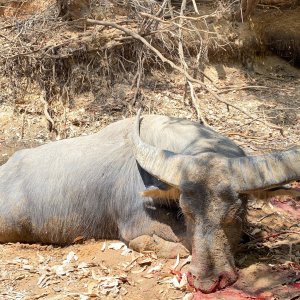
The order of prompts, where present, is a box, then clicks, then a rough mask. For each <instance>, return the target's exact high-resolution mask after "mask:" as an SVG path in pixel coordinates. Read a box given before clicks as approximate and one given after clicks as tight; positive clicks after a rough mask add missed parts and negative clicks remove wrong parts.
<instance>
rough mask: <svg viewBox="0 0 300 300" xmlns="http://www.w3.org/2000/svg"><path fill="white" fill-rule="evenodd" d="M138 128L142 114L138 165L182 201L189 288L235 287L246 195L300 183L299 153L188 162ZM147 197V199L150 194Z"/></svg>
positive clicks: (135, 138) (206, 156)
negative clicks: (189, 254)
mask: <svg viewBox="0 0 300 300" xmlns="http://www.w3.org/2000/svg"><path fill="white" fill-rule="evenodd" d="M139 124H140V112H139V113H138V116H137V119H136V123H135V128H134V131H133V134H132V144H133V151H134V156H135V158H136V160H137V162H138V163H139V165H140V166H141V167H142V168H143V169H145V170H146V171H147V172H148V173H150V174H151V175H153V176H154V177H156V178H158V179H159V180H161V181H162V182H164V183H166V184H167V185H169V186H170V189H172V190H174V189H175V190H177V191H178V194H179V195H180V196H179V205H180V208H181V210H182V212H183V214H184V217H185V222H186V227H187V234H188V236H189V237H190V244H191V245H190V246H191V249H192V262H191V266H190V273H191V275H192V280H193V285H194V286H195V287H196V288H198V289H200V290H201V291H202V292H206V293H209V292H213V291H215V290H217V289H220V288H224V287H226V286H228V285H230V284H232V283H234V282H235V281H236V279H237V272H236V269H235V264H234V258H233V252H234V248H235V245H236V243H238V242H239V234H240V233H241V225H242V221H243V218H244V216H245V208H246V202H247V194H251V193H255V192H256V191H259V190H264V189H268V188H271V187H275V186H279V185H281V184H282V183H285V182H288V181H291V180H292V179H295V177H297V176H298V177H299V175H297V170H298V171H299V169H300V168H299V167H300V166H298V164H300V162H299V159H298V160H297V159H296V158H298V157H299V156H300V150H298V149H294V150H290V151H285V152H281V153H276V154H270V155H262V156H253V157H247V156H243V157H237V158H228V157H226V156H224V155H221V154H217V153H203V154H200V155H197V156H189V155H185V154H180V153H174V152H171V151H167V150H163V149H159V148H156V147H154V146H152V145H148V144H146V143H144V142H143V141H142V140H141V138H140V135H139ZM155 193H156V192H155ZM155 193H154V194H153V196H154V197H155ZM145 195H147V196H151V191H150V192H147V193H146V194H145Z"/></svg>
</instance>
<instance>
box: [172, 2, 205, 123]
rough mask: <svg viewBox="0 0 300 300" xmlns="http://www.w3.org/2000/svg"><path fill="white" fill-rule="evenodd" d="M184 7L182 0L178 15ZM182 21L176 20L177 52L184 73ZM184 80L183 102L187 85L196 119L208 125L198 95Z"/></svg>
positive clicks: (191, 85) (182, 12)
mask: <svg viewBox="0 0 300 300" xmlns="http://www.w3.org/2000/svg"><path fill="white" fill-rule="evenodd" d="M185 8H186V0H183V1H182V3H181V9H180V16H183V15H184V10H185ZM183 22H184V19H182V18H180V19H179V22H178V24H179V26H178V54H179V57H180V61H181V65H182V67H183V69H184V71H185V73H186V74H188V72H187V70H188V65H187V63H186V61H185V58H184V52H183V45H182V40H183V36H182V27H183ZM185 80H186V82H185V87H184V94H183V102H184V101H185V97H186V94H187V87H188V85H189V87H190V93H191V98H192V104H193V106H194V107H195V109H196V112H197V119H198V121H201V122H202V124H204V125H206V126H208V123H207V122H206V120H205V118H204V115H203V113H202V112H201V110H200V108H199V99H198V97H197V95H196V93H195V90H194V86H193V84H192V83H191V82H190V81H189V80H188V79H187V78H186V77H185Z"/></svg>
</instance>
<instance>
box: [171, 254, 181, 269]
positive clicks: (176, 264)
mask: <svg viewBox="0 0 300 300" xmlns="http://www.w3.org/2000/svg"><path fill="white" fill-rule="evenodd" d="M179 261H180V258H179V254H177V258H176V262H175V264H174V265H173V266H171V270H175V269H176V268H177V266H178V265H179Z"/></svg>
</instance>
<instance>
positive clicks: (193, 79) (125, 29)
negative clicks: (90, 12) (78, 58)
mask: <svg viewBox="0 0 300 300" xmlns="http://www.w3.org/2000/svg"><path fill="white" fill-rule="evenodd" d="M87 23H90V24H95V25H102V26H109V27H113V28H116V29H119V30H121V31H123V32H125V33H126V34H128V35H131V36H133V37H134V38H135V39H137V40H139V41H141V42H142V43H143V44H144V45H146V46H147V47H148V48H149V49H150V50H151V51H152V52H154V53H155V54H156V55H157V56H158V57H159V58H160V59H161V61H162V62H164V63H167V64H168V65H169V66H171V67H172V68H173V69H175V70H177V71H179V72H180V73H181V74H183V75H184V76H185V77H186V78H187V79H188V80H189V81H190V82H194V83H197V84H199V85H200V86H201V87H203V88H204V89H205V90H206V91H207V92H208V93H210V94H211V95H212V96H213V97H214V98H215V99H217V100H218V101H219V102H222V103H224V104H226V105H229V106H231V107H233V108H235V109H236V110H238V111H240V112H242V113H243V114H245V115H246V116H247V117H249V118H250V119H256V117H255V116H252V115H251V114H249V113H248V112H246V111H245V110H244V109H242V108H240V107H238V106H236V105H234V104H232V103H230V102H228V101H226V100H224V99H222V98H221V97H220V96H219V95H218V94H217V93H216V92H214V91H213V90H211V89H209V88H208V87H207V86H206V85H205V84H204V83H203V82H201V81H200V80H197V79H195V78H193V77H192V76H190V75H189V74H188V73H187V72H186V71H185V70H184V69H182V68H181V67H179V66H177V65H176V64H175V63H174V62H172V61H171V60H169V59H167V58H166V57H165V56H163V54H162V53H161V52H160V51H158V50H157V49H156V48H155V47H153V46H152V45H151V44H150V43H149V42H148V41H147V40H146V39H144V38H143V37H141V36H140V35H139V34H138V33H136V32H134V31H132V30H130V29H128V28H125V27H123V26H120V25H118V24H116V23H114V22H106V21H98V20H93V19H87ZM258 121H259V122H261V123H263V124H265V125H266V126H268V127H270V128H273V129H277V130H280V132H281V133H282V131H283V129H282V127H280V126H277V125H274V124H271V123H269V122H267V121H264V120H260V119H259V120H258Z"/></svg>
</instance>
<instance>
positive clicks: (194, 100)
mask: <svg viewBox="0 0 300 300" xmlns="http://www.w3.org/2000/svg"><path fill="white" fill-rule="evenodd" d="M187 83H188V84H189V86H190V90H191V97H192V102H193V104H194V106H195V108H196V111H197V116H198V119H200V120H201V121H202V123H203V124H204V125H205V126H209V125H208V123H207V122H206V120H205V118H204V116H203V114H202V112H201V110H200V109H199V106H198V103H199V99H198V97H197V94H196V93H195V90H194V86H193V85H192V83H191V82H190V81H189V80H188V81H187Z"/></svg>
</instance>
